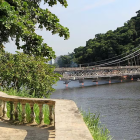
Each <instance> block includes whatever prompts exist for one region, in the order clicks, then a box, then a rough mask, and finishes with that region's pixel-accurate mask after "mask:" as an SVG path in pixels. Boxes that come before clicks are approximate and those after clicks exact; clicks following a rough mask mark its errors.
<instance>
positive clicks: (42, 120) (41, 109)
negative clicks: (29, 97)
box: [38, 104, 44, 125]
mask: <svg viewBox="0 0 140 140" xmlns="http://www.w3.org/2000/svg"><path fill="white" fill-rule="evenodd" d="M38 106H39V110H40V113H39V118H40V124H41V125H43V124H44V114H43V104H39V105H38Z"/></svg>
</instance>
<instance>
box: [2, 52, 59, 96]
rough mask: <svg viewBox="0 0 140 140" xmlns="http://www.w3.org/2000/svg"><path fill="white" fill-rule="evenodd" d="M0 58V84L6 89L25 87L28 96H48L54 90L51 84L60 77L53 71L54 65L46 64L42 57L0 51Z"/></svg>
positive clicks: (18, 89)
mask: <svg viewBox="0 0 140 140" xmlns="http://www.w3.org/2000/svg"><path fill="white" fill-rule="evenodd" d="M0 60H1V61H0V84H1V87H3V88H6V89H7V90H10V89H17V91H20V90H23V88H22V87H26V90H27V92H28V94H29V95H30V96H34V97H38V98H41V97H48V96H49V95H50V93H51V92H53V91H54V89H53V88H52V85H54V84H55V83H56V82H57V81H58V80H59V77H60V75H59V74H56V73H54V66H51V65H49V64H47V63H46V62H47V60H46V59H45V58H43V57H34V56H30V55H27V54H24V53H19V52H17V54H10V53H7V52H3V53H0ZM27 92H26V93H27Z"/></svg>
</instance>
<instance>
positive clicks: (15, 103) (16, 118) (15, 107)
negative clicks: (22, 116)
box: [14, 102, 18, 121]
mask: <svg viewBox="0 0 140 140" xmlns="http://www.w3.org/2000/svg"><path fill="white" fill-rule="evenodd" d="M17 105H18V102H14V116H15V121H18V110H17Z"/></svg>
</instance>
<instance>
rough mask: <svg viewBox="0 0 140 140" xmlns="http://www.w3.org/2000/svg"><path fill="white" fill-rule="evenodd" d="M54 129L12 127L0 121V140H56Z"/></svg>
mask: <svg viewBox="0 0 140 140" xmlns="http://www.w3.org/2000/svg"><path fill="white" fill-rule="evenodd" d="M54 139H55V132H54V129H53V127H37V126H24V125H13V124H12V125H11V124H9V123H6V122H3V121H2V120H0V140H54Z"/></svg>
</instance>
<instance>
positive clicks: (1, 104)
mask: <svg viewBox="0 0 140 140" xmlns="http://www.w3.org/2000/svg"><path fill="white" fill-rule="evenodd" d="M3 106H4V105H3V101H2V100H0V117H2V116H3Z"/></svg>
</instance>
